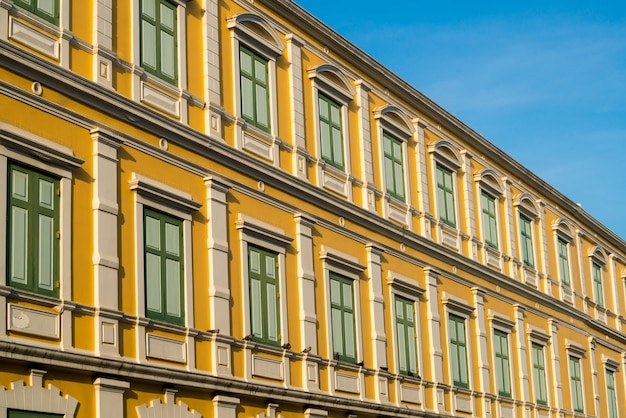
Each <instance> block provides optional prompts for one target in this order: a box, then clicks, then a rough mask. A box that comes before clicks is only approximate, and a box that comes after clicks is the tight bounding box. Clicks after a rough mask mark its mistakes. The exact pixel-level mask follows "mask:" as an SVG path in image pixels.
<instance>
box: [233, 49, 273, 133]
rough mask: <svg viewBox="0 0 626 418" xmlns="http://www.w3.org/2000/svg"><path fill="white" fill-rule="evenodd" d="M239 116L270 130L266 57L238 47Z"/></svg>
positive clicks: (260, 127) (267, 130)
mask: <svg viewBox="0 0 626 418" xmlns="http://www.w3.org/2000/svg"><path fill="white" fill-rule="evenodd" d="M239 69H240V72H239V76H240V85H241V117H242V118H243V119H244V120H245V121H246V122H248V123H249V124H251V125H254V126H256V127H257V128H259V129H262V130H264V131H266V132H269V130H270V109H269V100H270V97H269V80H268V73H267V59H265V58H263V57H261V56H259V55H258V54H256V53H255V52H253V51H251V50H250V49H248V48H246V47H244V46H240V47H239Z"/></svg>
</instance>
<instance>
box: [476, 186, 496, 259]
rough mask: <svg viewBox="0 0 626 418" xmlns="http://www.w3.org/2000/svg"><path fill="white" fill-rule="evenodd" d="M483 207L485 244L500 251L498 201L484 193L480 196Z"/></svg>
mask: <svg viewBox="0 0 626 418" xmlns="http://www.w3.org/2000/svg"><path fill="white" fill-rule="evenodd" d="M480 201H481V206H482V220H483V234H484V236H485V237H484V239H485V243H486V244H487V245H488V246H490V247H491V248H495V249H498V225H497V222H496V199H495V198H494V197H493V196H491V195H489V194H487V193H485V192H482V193H481V195H480Z"/></svg>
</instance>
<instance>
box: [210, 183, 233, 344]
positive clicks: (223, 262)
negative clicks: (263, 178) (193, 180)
mask: <svg viewBox="0 0 626 418" xmlns="http://www.w3.org/2000/svg"><path fill="white" fill-rule="evenodd" d="M204 184H205V185H206V190H207V216H208V218H209V222H208V240H207V246H208V258H209V260H208V264H209V303H208V306H209V312H210V324H211V329H212V330H215V331H217V330H219V333H221V334H224V335H230V286H229V282H228V277H229V275H228V227H227V225H228V203H227V201H226V194H227V193H228V189H229V187H228V186H227V185H226V184H224V183H222V182H221V181H220V180H218V179H216V178H213V177H206V178H205V179H204Z"/></svg>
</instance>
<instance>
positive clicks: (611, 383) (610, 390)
mask: <svg viewBox="0 0 626 418" xmlns="http://www.w3.org/2000/svg"><path fill="white" fill-rule="evenodd" d="M604 379H605V381H606V398H607V409H608V413H609V415H608V417H607V418H619V409H618V404H617V391H616V388H615V370H614V369H611V368H608V367H606V368H605V369H604Z"/></svg>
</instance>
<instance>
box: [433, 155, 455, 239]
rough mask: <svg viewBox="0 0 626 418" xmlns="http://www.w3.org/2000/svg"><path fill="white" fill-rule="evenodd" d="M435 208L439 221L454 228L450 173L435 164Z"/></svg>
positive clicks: (452, 185) (452, 188) (452, 189)
mask: <svg viewBox="0 0 626 418" xmlns="http://www.w3.org/2000/svg"><path fill="white" fill-rule="evenodd" d="M437 206H438V209H439V219H440V220H441V221H443V222H444V223H446V224H448V225H450V226H451V227H454V228H456V211H455V205H454V183H453V176H452V171H450V170H448V169H447V168H444V167H442V166H440V165H439V164H437Z"/></svg>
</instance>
